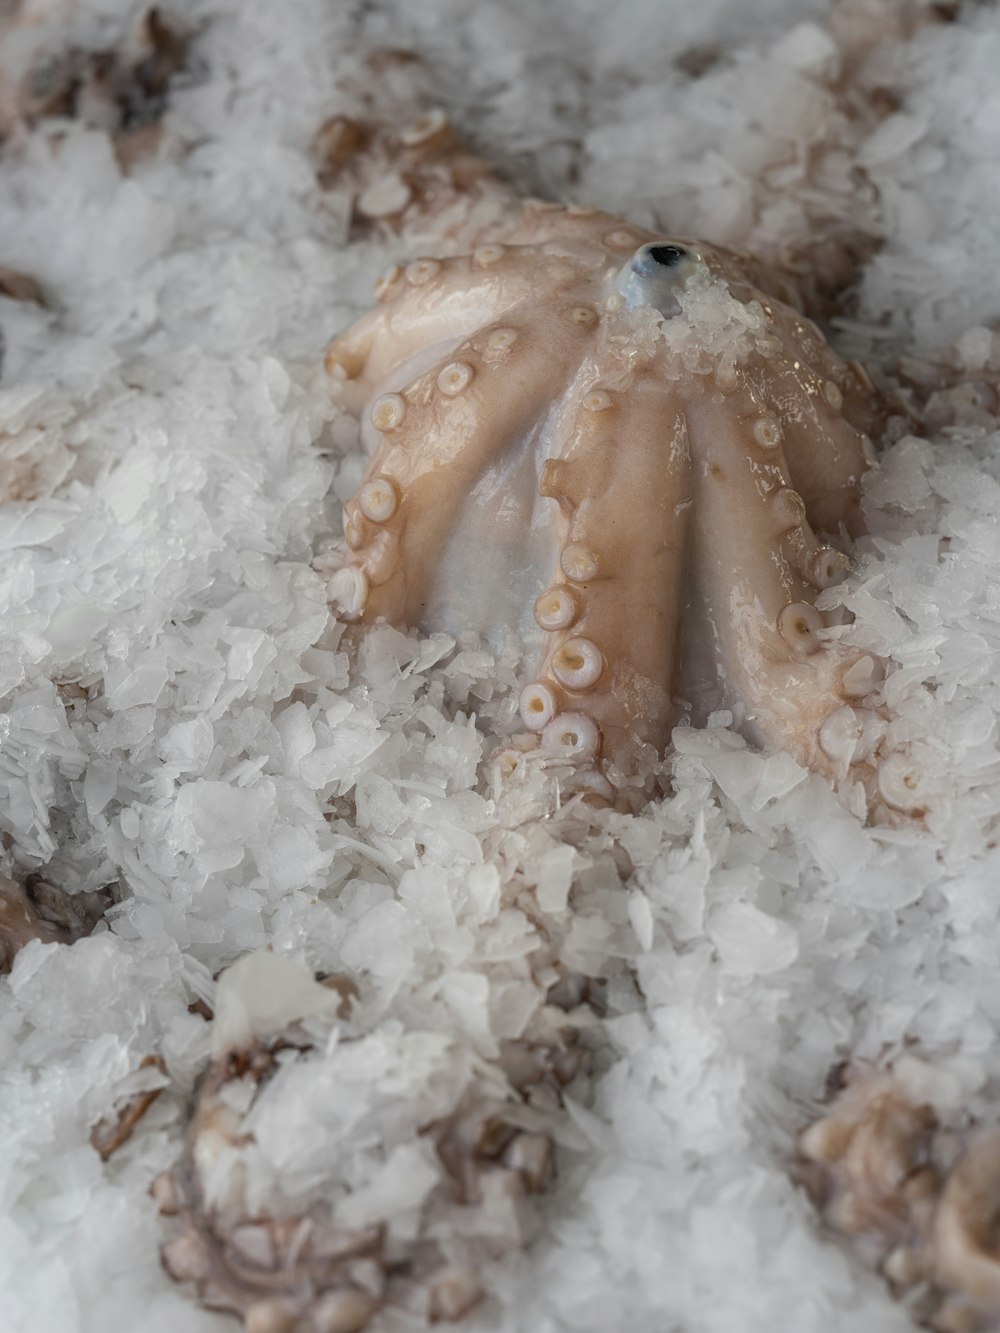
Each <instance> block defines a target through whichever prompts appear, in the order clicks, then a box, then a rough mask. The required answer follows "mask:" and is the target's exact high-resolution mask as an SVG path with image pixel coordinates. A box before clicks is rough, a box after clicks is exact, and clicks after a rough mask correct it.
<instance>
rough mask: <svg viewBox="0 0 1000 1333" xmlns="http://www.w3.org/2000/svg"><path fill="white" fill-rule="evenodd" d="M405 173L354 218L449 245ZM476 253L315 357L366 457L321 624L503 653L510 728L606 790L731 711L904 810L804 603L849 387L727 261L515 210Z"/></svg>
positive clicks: (853, 453) (899, 786) (760, 738)
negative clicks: (471, 643) (511, 639)
mask: <svg viewBox="0 0 1000 1333" xmlns="http://www.w3.org/2000/svg"><path fill="white" fill-rule="evenodd" d="M439 132H440V125H439V122H438V121H436V120H435V119H434V117H427V118H425V133H426V134H428V135H431V134H433V133H439ZM405 151H408V152H409V153H410V154H411V160H410V162H409V164H408V171H403V172H402V173H401V174H400V173H396V175H395V176H393V175H392V174H391V173H390V176H389V177H387V178H386V180H387V183H386V184H384V185H383V186H382V187H381V188H376V187H374V186H372V185H371V184H368V186H367V188H366V189H365V190H364V191H363V192H361V195H360V198H361V200H362V202H364V201H365V200H366V199H367V200H369V201H371V200H375V202H376V204H378V205H379V206H380V208H381V214H380V216H381V218H382V221H383V223H385V222H386V221H387V220H389V219H395V221H396V222H397V224H398V226H399V228H400V229H402V228H403V227H404V226H405V224H406V222H407V214H410V215H411V216H415V217H417V218H418V220H419V222H420V223H421V225H422V226H423V227H424V230H425V231H426V225H427V217H428V212H429V203H428V201H429V200H430V201H431V203H433V204H435V205H436V207H437V209H438V211H439V213H440V215H441V216H443V217H446V218H447V219H449V227H450V228H451V232H450V234H449V237H448V241H447V243H446V245H445V248H454V246H455V244H456V240H455V234H454V218H455V217H456V215H457V211H456V202H455V194H456V192H455V191H451V192H450V193H449V191H448V190H447V189H446V188H444V187H443V186H442V184H441V181H440V179H438V180H437V193H436V194H435V189H434V177H433V175H432V173H430V172H429V171H428V170H427V168H426V165H425V164H417V165H418V166H419V170H415V167H414V162H413V160H412V154H413V151H414V150H413V149H412V147H411V148H410V149H408V150H405ZM463 160H465V159H463ZM428 180H430V181H431V182H432V184H431V187H430V188H428V185H427V182H428ZM391 187H393V188H394V189H395V194H394V193H393V188H391ZM487 187H489V188H493V186H492V183H491V182H487V183H486V184H484V183H483V181H482V180H477V182H476V191H477V194H476V198H475V201H474V203H473V204H472V205H471V206H470V212H472V213H473V214H475V212H476V209H479V210H480V212H481V211H482V199H483V196H484V193H485V191H486V189H487ZM368 206H369V207H372V208H374V207H375V205H372V204H371V203H370V202H369V205H368ZM393 210H395V212H393ZM376 211H377V209H376ZM473 230H475V228H473ZM483 231H484V232H485V235H486V236H487V239H486V240H485V241H483V242H482V243H479V244H472V245H470V246H469V252H468V253H462V254H458V255H454V256H452V257H450V258H443V259H439V258H433V257H429V258H418V259H416V260H414V261H413V262H411V263H410V264H408V265H407V266H405V267H403V266H395V267H393V268H392V269H391V270H390V271H389V272H388V273H387V274H386V275H385V276H384V277H383V278H382V279H380V281H379V283H378V285H377V287H376V296H377V299H378V301H379V303H380V304H379V308H378V309H376V310H375V311H373V312H372V313H371V314H369V315H367V316H365V317H364V318H362V319H361V320H360V321H359V322H358V323H357V324H355V325H354V327H353V328H351V329H349V330H348V331H347V332H346V333H345V334H344V335H343V336H342V337H340V338H338V339H337V340H336V341H335V342H334V343H333V344H332V346H331V348H330V350H329V353H328V356H327V366H328V369H329V370H330V371H331V373H332V374H333V375H335V376H337V377H338V378H339V379H340V380H341V381H343V384H344V389H343V392H344V393H345V394H346V397H347V401H348V403H349V405H350V406H351V407H352V408H353V409H354V410H355V411H357V412H358V413H359V414H360V415H361V417H362V421H363V423H364V426H363V433H364V436H365V438H366V440H367V442H368V443H369V446H370V450H371V461H370V464H369V466H368V469H367V472H366V473H365V476H364V480H363V482H362V484H361V486H360V488H359V490H358V492H357V494H356V495H355V496H354V497H353V499H351V500H350V501H349V502H348V504H347V505H346V508H345V512H344V533H345V545H344V547H343V548H342V550H341V551H340V552H339V553H338V555H337V556H336V557H335V559H334V561H333V562H332V563H333V567H334V568H333V573H332V577H331V579H330V585H329V586H330V595H331V600H332V601H333V602H334V603H335V604H336V605H337V606H338V607H339V609H340V611H341V613H342V614H343V615H344V616H345V617H346V618H348V619H354V620H364V621H367V622H373V621H376V620H385V621H388V622H389V623H391V624H395V625H400V626H418V627H421V628H422V629H425V630H433V629H444V630H447V631H449V632H452V633H460V632H462V631H467V630H474V631H479V632H480V633H482V634H484V635H486V636H487V637H488V638H491V639H492V640H493V641H494V642H498V641H499V640H500V639H501V638H502V637H503V635H504V634H505V633H506V632H508V631H510V630H514V631H516V632H518V633H519V634H520V635H521V638H522V641H523V642H524V644H525V647H526V655H525V660H526V661H527V662H528V663H529V666H528V669H527V672H526V677H527V678H526V680H525V684H524V689H523V691H522V693H521V698H520V710H519V711H520V723H521V725H522V726H523V728H525V729H527V730H528V731H529V732H533V733H535V734H536V735H537V737H538V743H539V745H540V746H541V747H543V748H545V749H551V750H553V751H554V752H557V753H559V754H561V755H571V756H573V757H574V759H575V761H576V763H577V765H578V767H579V769H580V771H581V772H582V773H584V774H585V775H586V776H587V777H588V778H589V779H590V782H591V784H592V785H594V786H595V787H597V788H598V789H603V790H605V791H606V792H610V790H611V789H612V788H613V787H614V786H615V785H620V784H621V782H622V781H627V779H628V775H629V774H630V773H634V772H636V771H637V770H641V769H642V768H643V767H644V766H645V767H647V768H648V766H649V758H650V756H655V755H656V754H659V753H661V752H662V751H663V749H664V747H665V746H666V744H667V742H668V739H669V735H670V731H671V728H672V727H673V726H675V725H676V724H677V722H678V721H680V720H681V719H682V718H683V717H684V716H685V715H686V716H688V717H689V718H690V719H691V720H693V721H695V722H698V721H700V720H703V719H704V718H705V717H706V716H707V715H708V713H710V712H711V711H712V710H714V709H718V708H728V709H731V710H733V712H734V714H735V716H736V720H737V724H738V725H740V726H741V727H742V728H743V730H744V731H745V732H746V734H747V735H748V736H749V738H750V739H752V740H753V741H754V742H756V743H758V744H763V745H769V746H773V747H776V748H784V749H786V750H788V751H789V752H790V753H792V754H793V755H794V756H795V757H796V758H797V759H798V760H799V761H800V762H801V763H803V764H804V765H806V766H807V767H810V768H813V769H816V770H819V771H822V772H824V773H827V774H829V775H831V776H834V777H844V776H847V775H848V774H850V775H851V776H858V777H861V778H862V779H863V780H864V782H865V784H866V786H867V787H868V789H869V791H870V793H871V794H874V792H875V789H876V787H878V788H879V789H880V793H881V797H882V799H883V801H885V802H886V803H887V804H889V805H890V806H894V807H895V808H898V809H911V808H912V806H913V799H912V796H911V792H910V789H909V785H908V783H907V777H908V774H907V772H906V771H905V765H901V764H900V762H899V759H898V757H896V756H894V757H891V758H890V759H889V760H888V762H887V763H886V764H883V765H882V766H881V777H878V776H877V774H878V771H879V765H880V757H881V756H880V753H879V752H880V747H881V745H882V742H883V734H884V722H883V720H882V718H881V716H880V715H879V712H878V710H877V707H876V699H875V694H874V691H875V690H877V688H878V681H877V676H878V669H877V665H876V663H875V662H874V661H873V660H872V659H871V658H870V657H867V656H865V655H864V654H863V653H859V652H858V651H856V650H855V651H852V650H848V649H845V648H843V647H842V646H840V645H839V644H838V642H837V641H836V634H835V633H831V631H830V630H829V629H828V627H827V625H826V624H825V621H824V616H823V614H822V613H821V612H820V611H819V610H818V609H817V608H816V605H815V602H816V598H817V595H818V593H819V592H820V591H821V590H822V589H824V588H827V587H829V586H830V585H831V584H833V583H835V582H837V581H838V580H839V579H841V578H842V577H843V576H844V574H845V573H846V572H847V569H848V558H847V556H846V555H845V554H844V552H843V550H841V549H840V546H838V545H832V544H828V541H827V540H820V539H819V538H818V537H817V535H816V534H817V533H822V534H824V537H825V538H828V539H829V540H830V541H832V542H835V543H841V544H843V542H844V541H845V539H847V538H848V537H849V536H850V535H854V534H856V533H857V532H858V531H859V528H860V525H861V520H860V514H859V498H860V483H861V477H862V475H863V473H864V471H865V469H866V468H867V467H868V466H869V462H870V459H871V445H870V440H869V434H870V433H871V432H873V431H874V430H875V429H876V426H877V420H878V416H877V410H876V406H875V402H874V397H873V394H872V389H871V384H870V382H869V381H868V378H867V376H866V375H865V373H864V371H863V370H862V369H861V368H860V367H859V366H857V365H847V364H845V363H844V362H843V361H841V360H840V359H839V358H838V357H837V356H835V355H834V353H833V352H832V351H831V350H830V348H829V347H828V346H827V344H826V342H825V341H824V339H823V337H822V335H821V334H820V332H819V331H818V329H817V328H816V327H815V326H814V325H813V324H812V323H811V322H810V321H809V320H807V319H805V318H804V317H803V316H802V315H801V314H800V313H799V312H798V311H797V310H796V309H794V308H793V307H792V306H791V305H789V304H788V303H787V302H786V301H784V300H782V299H779V295H777V294H776V293H777V292H779V291H780V292H782V294H784V295H786V296H787V295H791V293H789V292H788V291H787V290H786V289H785V288H784V287H783V286H782V285H781V284H780V283H775V284H772V286H773V291H772V292H769V290H768V283H767V278H766V277H765V276H764V275H762V274H761V273H760V272H758V270H757V268H756V266H755V265H754V264H753V263H752V261H750V260H749V259H747V258H746V257H743V256H739V255H736V254H734V253H732V252H727V251H723V250H720V249H716V248H713V247H710V246H706V245H701V244H699V243H696V242H691V241H687V240H677V239H674V238H664V237H662V236H657V235H656V234H655V233H652V232H648V231H644V230H642V229H640V228H637V227H633V226H629V225H627V224H625V223H622V222H621V221H619V220H617V219H615V218H613V217H610V216H608V215H606V214H604V213H600V212H597V211H595V210H590V209H582V208H574V207H570V208H562V207H559V206H557V205H549V204H539V203H537V202H534V203H532V202H529V203H528V204H526V205H521V206H519V207H518V209H517V210H516V212H515V213H514V215H513V218H511V215H510V213H509V212H508V214H507V217H506V219H505V220H504V221H502V222H501V223H499V224H497V223H496V222H495V221H493V222H491V223H490V224H489V225H488V226H486V227H485V228H484V229H483ZM501 237H502V239H500V238H501ZM643 756H645V758H644V757H643Z"/></svg>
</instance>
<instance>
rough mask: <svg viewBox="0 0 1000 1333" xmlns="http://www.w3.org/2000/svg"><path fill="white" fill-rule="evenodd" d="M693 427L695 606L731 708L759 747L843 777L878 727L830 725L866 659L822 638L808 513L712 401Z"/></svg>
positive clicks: (693, 414)
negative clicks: (810, 572) (810, 567)
mask: <svg viewBox="0 0 1000 1333" xmlns="http://www.w3.org/2000/svg"><path fill="white" fill-rule="evenodd" d="M688 419H689V425H690V428H691V432H692V451H693V453H694V454H695V456H696V457H697V458H698V460H699V466H698V467H697V469H696V471H695V476H696V486H695V502H696V504H697V507H698V512H699V519H700V522H699V525H698V528H697V536H696V550H695V553H694V558H695V565H696V568H697V569H698V571H699V589H698V596H699V599H700V600H701V602H702V603H703V605H704V606H705V608H706V612H707V619H708V625H709V628H710V633H711V635H712V637H713V639H714V647H715V656H716V660H718V661H723V662H725V664H726V683H725V702H726V704H727V705H728V706H730V707H735V708H736V710H737V712H738V713H739V712H741V711H742V712H743V716H742V717H741V718H740V719H739V720H740V721H741V722H743V723H744V725H747V726H749V727H750V728H751V730H752V732H753V733H754V734H755V736H756V738H757V739H758V741H760V742H763V743H766V744H770V745H773V746H777V747H779V748H783V749H786V750H788V751H790V752H791V753H792V754H793V755H795V756H796V757H797V758H798V759H799V760H800V761H801V762H803V763H804V764H806V765H807V766H808V767H811V768H815V769H819V770H821V771H826V772H830V773H833V774H834V775H835V776H843V775H844V773H845V772H846V770H847V768H849V767H850V765H851V764H852V763H853V764H857V763H862V762H864V761H866V760H867V759H868V758H869V757H870V754H871V753H872V752H873V751H874V749H875V747H876V745H877V744H878V741H879V740H880V739H881V727H880V726H879V725H878V720H877V718H876V717H875V716H874V714H873V716H872V718H870V719H869V718H868V715H867V714H868V711H869V710H866V711H865V712H863V713H862V712H861V710H857V709H855V710H853V712H852V713H851V715H850V716H848V715H841V716H840V717H839V720H835V721H834V722H832V723H830V725H827V724H828V721H829V720H830V719H831V718H834V717H835V715H838V714H841V710H843V709H845V708H851V707H852V701H851V699H850V698H849V697H848V694H847V691H845V688H844V684H843V677H844V676H845V674H846V673H847V672H848V671H849V670H850V668H851V667H853V666H854V665H855V664H856V663H857V661H858V659H859V656H860V654H859V653H858V652H857V651H855V650H848V649H843V648H841V647H840V646H839V645H837V644H836V643H834V642H831V641H829V640H828V638H827V636H826V635H825V634H824V624H823V617H822V615H821V613H820V612H819V611H817V609H816V607H815V605H814V601H815V597H816V591H817V579H816V578H815V577H806V576H804V574H803V571H802V569H801V564H802V563H804V561H803V560H802V555H803V554H808V553H810V552H814V551H818V550H819V546H818V543H817V542H816V538H815V535H814V534H813V532H812V530H811V527H810V525H809V521H808V518H807V513H806V505H805V503H804V501H803V500H802V498H801V496H799V494H798V492H797V491H795V490H794V488H793V487H792V485H791V480H792V479H791V476H790V475H789V469H788V465H787V463H786V462H785V461H784V459H783V458H771V459H768V460H767V461H766V462H765V461H764V460H762V459H761V458H760V457H755V456H754V452H753V451H752V450H750V451H748V450H747V447H746V443H745V440H744V439H743V437H742V436H741V435H739V434H735V433H734V432H733V429H732V424H731V422H730V420H729V418H728V414H727V412H726V409H725V407H724V405H723V404H722V403H720V402H719V401H717V400H716V399H715V398H713V397H712V396H710V395H706V396H705V397H704V399H703V400H702V401H701V402H700V403H699V404H697V405H696V406H695V405H692V406H691V407H690V408H689V413H688ZM852 721H853V722H856V724H857V731H858V735H857V738H856V740H854V741H852V739H851V737H852V732H851V724H852ZM865 724H868V725H865ZM862 732H863V735H862V734H861V733H862ZM845 760H846V764H845Z"/></svg>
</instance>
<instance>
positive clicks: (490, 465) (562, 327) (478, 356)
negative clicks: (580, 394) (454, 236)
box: [345, 306, 597, 624]
mask: <svg viewBox="0 0 1000 1333" xmlns="http://www.w3.org/2000/svg"><path fill="white" fill-rule="evenodd" d="M578 310H579V307H575V306H571V307H569V308H568V309H565V310H563V309H556V310H555V311H553V312H551V313H549V314H545V315H543V316H541V317H540V318H539V317H538V316H537V315H534V316H532V314H531V312H529V311H527V310H525V309H523V308H520V309H515V310H514V311H512V312H511V314H510V317H509V320H508V321H507V322H505V323H504V324H495V325H492V326H488V327H487V328H485V329H483V330H481V331H480V332H478V333H477V334H476V335H475V336H474V337H473V338H471V339H470V340H469V341H468V342H466V343H464V344H462V345H461V346H459V347H458V348H456V349H455V350H454V352H453V353H452V354H450V355H449V356H448V358H447V359H445V360H442V361H439V362H438V363H437V364H436V365H435V366H434V367H432V368H431V370H429V371H428V372H426V373H425V374H423V375H421V376H419V377H418V378H417V379H415V380H414V381H413V382H412V383H411V384H410V385H409V386H408V387H407V388H405V389H404V390H403V392H402V393H399V394H396V393H391V394H383V395H382V396H380V397H379V398H377V399H376V400H375V402H374V404H373V406H372V408H371V418H372V422H373V424H374V426H375V428H376V429H377V430H379V431H380V432H381V434H382V439H381V442H380V444H379V446H378V448H377V449H376V451H375V454H374V456H373V458H372V460H371V463H370V465H369V467H368V470H367V472H366V474H365V478H364V481H363V482H362V485H361V487H360V489H359V491H358V494H357V496H356V497H355V498H354V499H353V500H352V501H350V502H349V503H348V505H347V506H346V510H345V514H346V518H345V532H346V534H347V539H348V544H349V545H351V546H352V547H353V548H354V551H353V559H352V565H353V569H354V570H355V571H357V573H356V574H355V575H354V576H353V577H355V578H356V577H357V575H361V576H363V578H364V580H365V583H364V586H363V596H364V603H363V611H364V614H365V615H366V617H367V618H374V617H379V616H382V617H384V618H385V619H387V620H389V621H393V622H397V623H404V624H421V623H426V622H427V620H428V617H431V618H433V617H434V615H435V613H436V606H435V601H436V599H437V598H438V594H439V589H438V588H436V587H435V584H436V579H435V570H436V569H437V568H438V566H439V565H440V564H441V561H442V554H443V552H444V549H445V547H446V546H447V545H448V544H449V542H451V543H452V544H454V543H455V541H456V539H457V540H458V541H459V542H461V524H460V521H459V511H460V509H461V508H462V506H465V505H469V504H470V503H471V505H472V506H473V508H478V509H479V510H480V511H481V514H482V523H483V527H484V528H489V530H490V532H491V537H492V539H493V541H494V542H495V543H496V544H497V545H500V544H502V543H504V542H507V543H508V544H509V545H510V547H511V548H512V549H514V550H516V549H517V548H518V547H519V546H520V545H521V544H522V529H523V527H524V525H525V524H526V523H530V510H531V508H532V506H533V504H534V495H535V487H536V484H537V461H536V459H535V447H534V446H535V439H536V437H537V435H538V432H539V430H540V428H541V423H540V420H539V418H540V416H544V415H545V412H546V411H547V404H548V402H549V401H550V399H551V398H552V397H553V396H556V397H558V395H559V394H560V393H561V392H562V391H563V389H564V388H565V385H566V382H567V379H568V375H569V370H568V366H569V364H570V363H571V361H572V360H573V359H574V358H579V357H580V356H581V355H583V354H584V348H585V345H586V344H587V343H588V342H592V341H593V334H594V331H595V326H596V323H597V320H596V315H595V317H594V320H593V322H581V321H580V320H579V319H578V318H574V312H576V311H578ZM560 344H569V345H570V346H569V347H568V348H567V352H568V356H567V359H566V362H565V363H564V365H563V366H562V367H561V366H560V363H558V362H557V364H556V366H555V367H553V365H552V364H550V363H549V362H548V360H547V358H546V356H545V355H544V354H543V352H544V350H545V349H546V348H552V347H555V346H559V345H560ZM573 349H575V351H574V350H573ZM540 404H545V405H546V407H540ZM525 470H526V472H527V475H528V478H529V480H530V488H528V487H526V486H525V485H524V484H522V485H521V487H520V490H521V496H520V503H519V502H518V499H517V497H516V495H515V492H517V490H518V484H517V474H518V473H519V472H523V471H525ZM526 489H527V490H529V494H527V495H525V494H524V492H525V490H526ZM505 496H506V497H507V498H506V499H505ZM511 496H514V498H511ZM525 510H527V511H528V512H527V514H526V513H525ZM468 556H469V558H470V560H471V561H473V562H474V561H475V560H479V559H481V558H482V552H481V550H479V549H470V550H469V551H468ZM451 564H452V567H453V568H457V570H458V577H459V578H462V577H468V578H470V579H471V577H472V575H471V574H470V573H469V570H468V567H467V566H463V564H462V561H461V560H460V559H453V560H452V562H451ZM440 595H441V596H443V597H445V598H447V596H448V595H449V593H448V591H447V590H445V591H444V592H441V593H440ZM468 596H469V599H470V601H471V600H472V599H474V598H475V597H476V593H475V591H474V590H471V589H470V592H469V594H468Z"/></svg>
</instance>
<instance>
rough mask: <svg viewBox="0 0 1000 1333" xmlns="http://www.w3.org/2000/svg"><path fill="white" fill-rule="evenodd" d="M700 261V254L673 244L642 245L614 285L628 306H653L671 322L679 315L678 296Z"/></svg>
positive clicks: (662, 242) (665, 242)
mask: <svg viewBox="0 0 1000 1333" xmlns="http://www.w3.org/2000/svg"><path fill="white" fill-rule="evenodd" d="M699 259H700V256H699V254H698V252H697V250H690V249H688V247H687V246H685V245H675V244H674V243H673V242H671V241H661V242H653V243H652V244H651V245H643V246H640V248H639V249H638V250H636V252H635V253H634V254H633V256H632V258H631V259H630V260H629V261H628V263H627V264H626V265H625V267H624V268H623V269H622V270H621V271H620V272H619V274H618V277H617V280H616V283H615V285H616V287H617V290H618V292H619V293H620V294H621V295H622V296H624V298H625V302H626V304H627V305H629V306H632V307H633V308H634V307H636V306H651V307H652V308H653V309H654V310H659V312H660V314H661V315H665V316H666V317H667V318H670V317H671V316H673V315H676V314H678V312H679V311H680V305H679V303H678V301H677V293H678V291H680V290H681V289H682V288H683V287H684V284H685V283H686V281H687V280H688V278H690V277H691V276H692V274H693V273H694V272H695V268H696V266H697V264H698V262H699Z"/></svg>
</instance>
